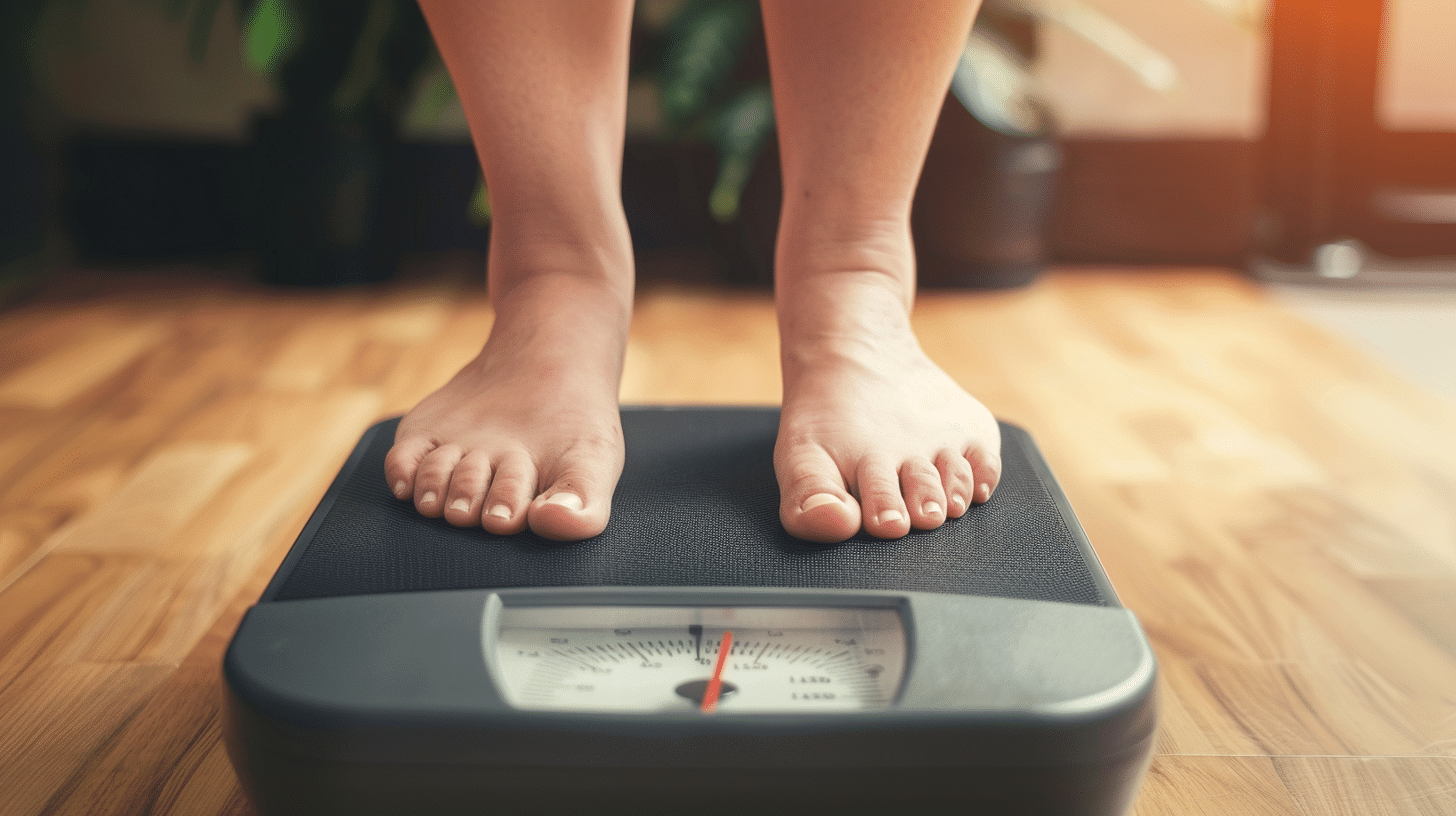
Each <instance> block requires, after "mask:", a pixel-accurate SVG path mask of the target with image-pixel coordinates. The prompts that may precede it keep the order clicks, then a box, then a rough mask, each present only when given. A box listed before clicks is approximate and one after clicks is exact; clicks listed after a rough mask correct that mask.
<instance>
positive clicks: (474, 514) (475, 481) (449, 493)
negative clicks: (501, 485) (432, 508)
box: [444, 451, 490, 527]
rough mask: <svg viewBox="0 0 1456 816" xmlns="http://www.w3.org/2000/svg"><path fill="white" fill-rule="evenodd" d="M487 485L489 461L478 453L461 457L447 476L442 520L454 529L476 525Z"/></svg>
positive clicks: (478, 522) (472, 452)
mask: <svg viewBox="0 0 1456 816" xmlns="http://www.w3.org/2000/svg"><path fill="white" fill-rule="evenodd" d="M489 485H490V458H489V457H488V456H486V455H485V454H484V453H481V452H479V451H471V452H470V453H467V454H465V456H463V457H462V458H461V459H460V461H459V463H457V464H456V465H455V470H454V471H453V472H452V473H451V474H450V486H449V488H448V489H447V490H446V491H445V510H444V513H445V520H446V521H448V522H450V523H451V524H453V525H455V526H456V527H474V526H476V525H478V524H480V505H481V503H482V500H483V499H484V498H485V490H486V487H488V486H489Z"/></svg>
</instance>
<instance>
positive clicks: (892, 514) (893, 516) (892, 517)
mask: <svg viewBox="0 0 1456 816" xmlns="http://www.w3.org/2000/svg"><path fill="white" fill-rule="evenodd" d="M903 518H905V517H904V516H902V515H900V511H899V510H886V511H885V512H883V513H881V514H880V523H881V524H889V523H891V522H895V521H899V520H901V519H903Z"/></svg>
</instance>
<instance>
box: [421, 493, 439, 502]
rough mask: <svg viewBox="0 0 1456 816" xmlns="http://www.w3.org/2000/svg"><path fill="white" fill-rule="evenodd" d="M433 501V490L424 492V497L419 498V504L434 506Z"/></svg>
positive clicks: (434, 497)
mask: <svg viewBox="0 0 1456 816" xmlns="http://www.w3.org/2000/svg"><path fill="white" fill-rule="evenodd" d="M435 499H436V496H435V491H433V490H430V491H426V493H425V495H423V496H421V497H420V504H434V503H435Z"/></svg>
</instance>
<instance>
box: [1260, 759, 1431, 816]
mask: <svg viewBox="0 0 1456 816" xmlns="http://www.w3.org/2000/svg"><path fill="white" fill-rule="evenodd" d="M1274 767H1275V768H1276V769H1277V770H1278V772H1279V776H1280V778H1281V779H1283V780H1284V782H1285V784H1286V785H1287V786H1288V788H1289V790H1290V792H1291V793H1292V794H1293V795H1294V798H1295V801H1296V802H1298V803H1299V806H1300V812H1301V813H1302V814H1303V815H1304V816H1448V814H1450V813H1453V812H1456V759H1452V758H1450V757H1443V758H1437V757H1279V758H1277V759H1275V760H1274Z"/></svg>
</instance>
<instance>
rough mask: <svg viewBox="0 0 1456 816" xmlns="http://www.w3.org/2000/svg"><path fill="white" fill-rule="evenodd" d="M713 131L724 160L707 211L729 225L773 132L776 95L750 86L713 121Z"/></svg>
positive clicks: (762, 88)
mask: <svg viewBox="0 0 1456 816" xmlns="http://www.w3.org/2000/svg"><path fill="white" fill-rule="evenodd" d="M710 130H711V132H712V135H713V141H714V142H715V143H717V145H718V154H719V156H720V157H721V158H720V159H719V164H718V179H717V180H716V181H715V182H714V183H713V191H712V192H711V193H710V194H709V195H708V211H709V212H711V213H712V214H713V218H714V219H716V220H717V221H718V222H719V223H724V224H726V223H728V222H730V221H732V220H733V219H735V218H737V217H738V210H739V207H740V205H741V204H742V202H743V189H744V188H745V187H746V186H747V185H748V177H749V175H750V174H752V173H753V163H754V161H755V160H757V159H758V154H759V151H761V150H762V149H763V145H764V143H765V142H766V141H768V138H769V136H770V135H771V134H772V133H773V131H774V108H773V93H772V92H770V90H769V87H768V85H767V84H763V83H761V84H758V85H754V86H751V87H749V88H748V89H747V90H745V91H743V92H742V93H741V94H739V95H738V96H737V97H735V98H734V99H733V100H732V101H731V102H729V103H728V105H727V106H726V107H724V108H723V109H722V110H721V111H719V112H718V115H717V116H715V117H714V118H713V121H712V124H711V126H710Z"/></svg>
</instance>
